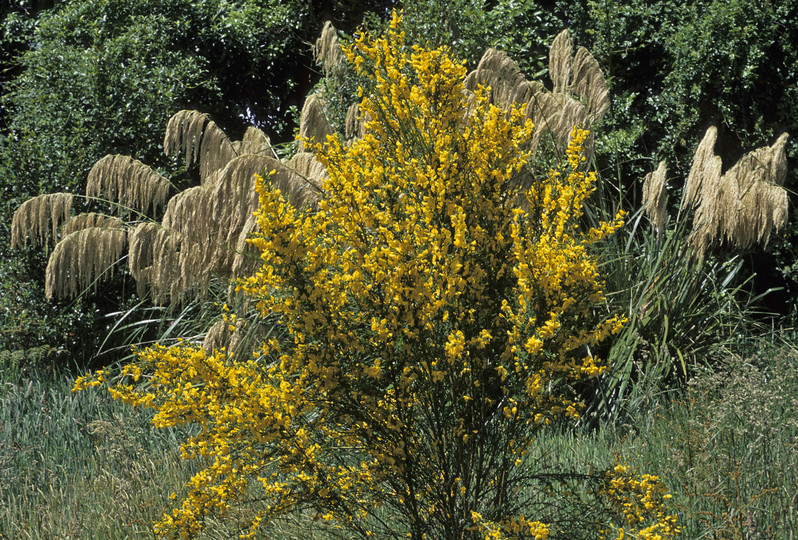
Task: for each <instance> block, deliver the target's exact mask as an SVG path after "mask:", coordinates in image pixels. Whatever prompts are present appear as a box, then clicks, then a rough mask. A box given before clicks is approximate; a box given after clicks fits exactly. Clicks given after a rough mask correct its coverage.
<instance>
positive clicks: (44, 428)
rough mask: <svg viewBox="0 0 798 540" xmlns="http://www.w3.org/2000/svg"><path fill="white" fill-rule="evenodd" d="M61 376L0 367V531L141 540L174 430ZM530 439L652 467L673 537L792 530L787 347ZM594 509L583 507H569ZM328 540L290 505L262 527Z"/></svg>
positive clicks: (568, 495)
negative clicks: (595, 422)
mask: <svg viewBox="0 0 798 540" xmlns="http://www.w3.org/2000/svg"><path fill="white" fill-rule="evenodd" d="M72 379H73V377H71V376H69V375H67V374H58V373H53V372H47V371H26V370H25V369H16V368H15V366H3V367H2V380H3V382H2V387H0V493H1V494H0V538H14V539H17V538H21V539H53V538H109V539H116V538H119V539H122V538H150V537H152V533H151V532H150V527H151V523H152V522H153V520H156V519H157V518H158V517H159V516H160V515H161V513H162V512H163V510H164V509H166V508H168V507H169V504H170V499H169V495H170V494H171V493H172V492H177V493H178V494H180V493H181V491H182V488H183V484H184V482H185V480H186V479H187V478H189V477H190V475H191V474H192V473H193V472H194V471H195V470H197V469H198V467H199V464H197V463H190V462H185V461H182V460H181V459H180V457H179V440H180V436H181V433H180V432H179V431H178V430H156V429H154V428H153V427H152V426H151V425H150V424H149V419H150V415H149V414H148V413H147V412H146V411H140V410H136V409H132V408H130V407H128V406H126V405H124V404H121V403H116V402H114V401H113V400H111V399H110V398H109V397H108V396H107V394H105V393H104V392H102V391H87V392H82V393H78V394H73V393H72V392H71V391H70V390H71V386H72ZM537 444H538V447H539V451H538V452H535V453H534V454H535V455H533V456H531V458H530V459H536V460H538V461H539V463H541V464H545V465H544V466H543V467H542V468H541V471H543V472H546V471H553V470H556V469H560V470H569V471H572V472H577V473H584V474H588V473H590V472H591V471H592V470H593V468H594V467H597V468H608V467H610V466H612V465H613V464H614V463H615V462H616V460H618V461H623V462H626V463H628V464H629V465H632V466H633V467H635V468H636V469H637V470H639V471H640V472H646V473H650V474H657V475H660V477H661V478H662V479H663V480H664V481H665V483H666V484H667V485H668V486H669V489H670V490H671V492H672V494H673V499H672V503H673V506H674V508H675V509H676V511H677V512H678V514H679V523H680V525H681V526H683V527H684V534H683V536H682V537H683V538H686V539H691V540H692V539H704V538H706V539H754V538H762V539H766V538H777V539H792V538H794V536H793V535H794V532H793V531H795V530H796V529H798V520H797V519H796V514H798V511H796V503H798V352H796V350H795V349H793V348H791V347H789V346H781V347H778V348H777V347H774V346H768V345H762V346H761V347H760V350H759V353H758V354H754V355H752V356H750V357H749V358H746V359H743V358H739V357H735V356H733V355H729V357H728V361H727V362H726V363H725V365H724V366H722V367H721V368H719V369H717V370H716V371H715V372H707V373H705V374H703V375H701V376H699V377H697V378H695V379H694V380H693V381H692V382H691V384H690V385H689V386H688V388H687V389H685V390H684V391H680V392H673V393H672V394H670V395H668V396H665V397H664V398H662V399H660V400H659V401H658V402H656V403H653V404H650V406H649V407H648V408H646V409H642V408H641V409H638V410H637V411H635V413H634V414H633V415H632V416H631V417H629V418H627V419H626V421H625V423H624V424H623V425H608V424H604V425H602V426H601V427H599V428H593V429H588V428H585V429H579V428H577V429H564V430H552V431H551V432H549V433H547V434H545V435H543V436H542V437H541V438H540V439H538V441H537ZM560 486H561V490H562V492H561V494H562V496H563V502H562V503H561V504H558V505H556V507H552V508H550V510H549V512H548V513H549V515H551V516H554V515H556V516H559V519H561V520H563V521H562V523H563V524H564V526H563V528H564V529H567V528H568V527H567V523H568V519H571V518H572V517H573V516H574V515H575V512H576V511H579V508H578V504H577V503H578V501H580V500H583V498H580V494H579V490H580V482H579V480H578V479H573V478H572V479H571V480H570V481H569V482H563V483H561V484H560ZM582 489H587V488H586V487H585V486H582ZM527 495H528V496H530V497H534V496H536V494H527ZM551 496H552V493H549V494H548V495H546V497H551ZM554 496H555V498H556V497H559V495H558V494H556V493H555V494H554ZM566 499H567V500H566ZM550 500H551V499H550ZM568 501H570V502H568ZM574 501H577V503H574ZM574 504H577V506H574ZM599 511H600V509H597V508H588V509H583V510H582V512H583V515H582V517H583V518H584V517H585V516H586V515H588V513H589V512H599ZM249 512H250V511H249V509H247V508H243V507H242V508H233V510H232V512H231V515H230V516H229V518H230V519H229V520H227V521H219V522H216V521H214V522H209V524H208V530H207V531H206V534H204V535H203V537H205V538H228V537H231V536H232V535H233V531H234V530H235V525H236V524H237V522H238V521H239V520H242V521H243V520H245V519H246V518H247V517H248V516H249V515H250V513H249ZM231 525H232V529H231V528H230V526H231ZM333 536H334V535H333V534H332V532H330V531H325V529H324V527H323V526H322V524H320V523H317V522H314V521H312V519H311V518H310V516H308V515H303V514H296V515H294V516H289V517H287V518H286V519H284V520H283V521H281V522H279V523H274V524H272V525H270V526H269V527H267V528H266V529H265V530H264V531H263V536H262V537H264V538H275V539H295V538H296V539H299V538H311V539H313V538H317V539H324V538H332V537H333ZM584 537H585V538H590V537H591V533H589V532H585V533H584Z"/></svg>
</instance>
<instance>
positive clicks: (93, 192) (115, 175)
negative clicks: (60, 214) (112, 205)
mask: <svg viewBox="0 0 798 540" xmlns="http://www.w3.org/2000/svg"><path fill="white" fill-rule="evenodd" d="M170 187H171V184H170V182H169V180H167V179H166V178H164V177H163V176H161V175H160V174H158V173H157V172H155V171H154V170H152V169H151V168H150V167H148V166H147V165H145V164H143V163H142V162H140V161H138V160H136V159H133V158H131V157H128V156H120V155H107V156H105V157H103V158H102V159H100V160H99V161H98V162H97V163H95V164H94V166H93V167H92V168H91V170H90V171H89V177H88V180H87V182H86V196H87V197H89V198H96V197H104V198H107V199H108V200H111V201H116V202H118V203H119V204H120V205H122V207H127V208H132V209H134V210H136V211H140V212H143V213H147V212H148V211H150V210H152V211H155V209H156V208H158V207H159V206H163V205H164V204H165V203H166V199H167V197H168V195H169V189H170Z"/></svg>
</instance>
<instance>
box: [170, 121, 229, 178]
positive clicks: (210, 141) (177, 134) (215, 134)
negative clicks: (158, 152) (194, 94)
mask: <svg viewBox="0 0 798 540" xmlns="http://www.w3.org/2000/svg"><path fill="white" fill-rule="evenodd" d="M163 148H164V153H165V154H166V155H167V156H170V155H172V154H174V153H175V152H183V153H184V154H185V160H186V167H190V166H191V165H193V164H194V163H196V162H197V161H199V164H200V178H201V179H203V183H205V179H206V178H207V177H208V176H209V175H210V174H211V173H212V172H213V171H216V170H218V169H221V168H223V167H224V166H225V165H227V163H228V162H229V161H230V160H231V159H233V158H234V157H236V155H237V153H236V151H235V148H234V147H233V143H232V142H231V141H230V139H229V138H228V137H227V135H226V134H225V133H224V131H222V130H221V128H219V126H217V125H216V123H215V122H214V121H213V120H211V119H210V117H209V116H208V115H207V114H205V113H200V112H198V111H189V110H182V111H179V112H178V113H176V114H175V115H174V116H172V117H171V118H170V119H169V122H168V123H167V124H166V135H165V136H164V142H163Z"/></svg>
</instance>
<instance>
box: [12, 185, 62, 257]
mask: <svg viewBox="0 0 798 540" xmlns="http://www.w3.org/2000/svg"><path fill="white" fill-rule="evenodd" d="M71 210H72V194H71V193H47V194H44V195H39V196H37V197H33V198H32V199H28V200H27V201H25V202H24V203H22V205H21V206H20V207H19V208H18V209H17V211H16V212H14V216H13V218H12V219H11V247H12V248H19V247H22V246H26V245H28V238H29V237H30V238H34V239H36V240H38V242H39V244H41V245H42V246H44V247H45V249H46V248H47V246H48V244H49V241H50V238H52V239H53V240H54V241H57V239H58V227H59V226H60V225H61V224H62V223H64V222H65V221H66V220H67V219H69V214H70V212H71Z"/></svg>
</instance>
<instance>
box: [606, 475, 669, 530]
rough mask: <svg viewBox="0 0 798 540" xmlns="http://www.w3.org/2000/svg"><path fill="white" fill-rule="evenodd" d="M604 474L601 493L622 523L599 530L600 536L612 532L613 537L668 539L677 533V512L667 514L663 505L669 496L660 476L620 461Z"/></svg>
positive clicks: (667, 511) (666, 509)
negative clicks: (640, 472) (638, 470)
mask: <svg viewBox="0 0 798 540" xmlns="http://www.w3.org/2000/svg"><path fill="white" fill-rule="evenodd" d="M606 476H607V486H606V487H605V489H604V490H603V493H604V494H605V495H606V496H607V497H608V498H609V501H610V505H611V506H612V507H613V509H614V510H615V512H616V513H617V514H618V515H619V516H622V517H623V519H624V521H625V523H623V524H622V525H614V524H613V525H610V527H609V529H606V530H605V529H602V530H601V531H600V533H601V538H602V539H607V538H609V537H608V536H607V535H608V534H612V535H613V539H614V540H623V539H624V538H639V539H640V540H671V539H673V538H675V537H677V536H678V535H679V533H680V529H679V528H678V527H677V526H676V514H670V513H669V510H668V508H667V505H666V501H667V500H668V499H670V498H671V495H670V494H669V493H668V490H667V488H666V487H665V484H664V483H663V482H662V481H661V480H660V479H659V477H657V476H652V475H650V474H642V475H641V474H638V473H635V472H634V471H632V469H631V468H630V467H629V466H628V465H621V464H618V465H616V466H615V468H614V469H612V470H611V471H608V472H607V473H606Z"/></svg>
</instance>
